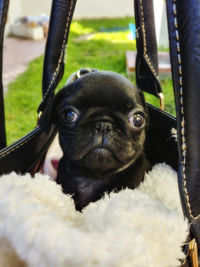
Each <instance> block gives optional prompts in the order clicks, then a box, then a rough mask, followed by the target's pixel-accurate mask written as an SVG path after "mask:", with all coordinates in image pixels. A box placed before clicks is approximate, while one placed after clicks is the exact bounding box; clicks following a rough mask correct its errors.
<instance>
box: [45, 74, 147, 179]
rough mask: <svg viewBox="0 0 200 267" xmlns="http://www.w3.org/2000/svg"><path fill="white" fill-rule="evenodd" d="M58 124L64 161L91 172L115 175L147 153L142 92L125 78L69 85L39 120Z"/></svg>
mask: <svg viewBox="0 0 200 267" xmlns="http://www.w3.org/2000/svg"><path fill="white" fill-rule="evenodd" d="M52 122H53V123H57V125H58V132H59V140H60V145H61V148H62V150H63V153H64V157H66V159H69V160H70V161H72V162H73V164H74V165H76V166H78V167H80V168H83V169H84V170H87V171H88V172H89V173H95V174H97V173H98V174H99V175H100V176H101V175H105V174H114V173H117V172H119V171H121V170H124V169H126V168H127V167H129V166H130V165H131V164H133V163H134V162H135V161H136V160H137V159H138V158H139V157H140V156H141V154H142V153H143V145H144V141H145V128H146V124H147V113H146V107H145V102H144V97H143V94H142V92H141V91H140V90H139V89H136V88H135V87H134V86H133V85H132V83H131V82H130V81H129V80H128V79H126V78H124V77H123V76H121V75H119V74H116V73H113V72H109V71H99V72H94V73H88V74H86V75H84V76H82V77H81V78H79V79H77V80H76V81H74V82H73V83H71V84H70V85H68V86H66V87H64V88H63V89H62V90H61V91H60V92H59V93H58V94H57V95H56V96H55V97H54V99H53V100H52V103H51V104H50V105H49V106H48V108H47V109H46V111H45V114H44V115H43V119H42V120H41V122H40V125H41V127H42V128H43V130H44V131H46V132H48V131H49V128H50V125H51V123H52Z"/></svg>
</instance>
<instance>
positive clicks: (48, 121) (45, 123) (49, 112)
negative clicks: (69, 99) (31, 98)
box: [38, 90, 62, 134]
mask: <svg viewBox="0 0 200 267" xmlns="http://www.w3.org/2000/svg"><path fill="white" fill-rule="evenodd" d="M61 91H62V90H61ZM60 95H61V92H58V94H56V95H55V96H53V97H52V98H51V99H50V100H49V102H48V104H47V106H46V108H45V109H44V111H43V112H42V115H41V117H40V118H39V120H38V124H39V126H40V127H41V128H42V130H43V132H45V133H46V134H48V133H49V131H50V130H51V125H52V124H53V123H55V121H56V118H57V106H58V103H59V99H60Z"/></svg>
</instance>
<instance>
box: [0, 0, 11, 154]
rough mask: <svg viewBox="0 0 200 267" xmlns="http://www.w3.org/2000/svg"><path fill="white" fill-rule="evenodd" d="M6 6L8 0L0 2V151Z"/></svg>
mask: <svg viewBox="0 0 200 267" xmlns="http://www.w3.org/2000/svg"><path fill="white" fill-rule="evenodd" d="M8 4H9V0H1V1H0V149H2V148H4V147H6V129H5V114H4V94H3V81H2V68H3V39H4V28H5V23H6V18H7V11H8Z"/></svg>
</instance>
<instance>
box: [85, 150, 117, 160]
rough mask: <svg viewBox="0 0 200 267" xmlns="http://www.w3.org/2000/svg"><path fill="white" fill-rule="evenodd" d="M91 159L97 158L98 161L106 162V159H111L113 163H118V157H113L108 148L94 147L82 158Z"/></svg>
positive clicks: (113, 154)
mask: <svg viewBox="0 0 200 267" xmlns="http://www.w3.org/2000/svg"><path fill="white" fill-rule="evenodd" d="M88 157H93V158H97V159H98V160H99V161H104V160H107V159H108V158H113V159H114V160H115V161H117V162H119V163H121V162H120V160H119V159H118V157H117V156H116V155H115V153H114V152H113V151H112V150H111V149H110V148H105V147H96V148H92V149H91V150H90V151H89V152H88V153H86V155H85V156H84V158H88Z"/></svg>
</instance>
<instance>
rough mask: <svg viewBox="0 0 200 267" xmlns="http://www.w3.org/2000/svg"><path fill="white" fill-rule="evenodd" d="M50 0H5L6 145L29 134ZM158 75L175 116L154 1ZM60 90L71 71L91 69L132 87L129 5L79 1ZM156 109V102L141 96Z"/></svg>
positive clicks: (158, 3) (162, 25) (161, 7)
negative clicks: (124, 79)
mask: <svg viewBox="0 0 200 267" xmlns="http://www.w3.org/2000/svg"><path fill="white" fill-rule="evenodd" d="M50 10H51V0H42V1H41V0H40V1H39V0H34V1H32V0H10V6H9V13H8V17H7V25H6V30H5V39H4V52H3V53H4V61H3V80H4V89H5V90H4V97H5V108H6V129H7V136H8V143H9V144H10V143H12V142H14V141H16V140H17V139H19V138H20V137H22V136H24V135H25V134H27V133H28V132H29V131H31V130H32V129H33V128H34V127H35V125H36V122H37V112H36V110H37V107H38V105H39V103H40V101H41V82H42V66H43V55H44V49H45V42H46V37H47V33H48V25H49V16H50ZM154 13H155V23H156V33H157V42H158V48H159V72H160V80H161V83H162V87H163V91H164V93H165V99H166V100H165V102H166V105H165V106H166V110H167V111H168V112H170V113H172V114H175V110H174V101H173V93H172V89H171V88H172V83H171V76H170V64H169V53H168V52H169V47H168V34H167V21H166V8H165V1H164V0H154ZM68 44H69V45H68V51H67V53H66V55H67V56H66V66H65V74H64V77H63V79H62V81H61V83H60V84H59V86H58V90H59V88H61V87H62V86H63V85H64V84H65V82H66V81H67V78H68V77H69V75H70V74H71V73H72V72H75V71H77V70H78V69H80V68H84V67H90V68H97V69H101V70H112V71H116V72H118V73H120V74H122V75H124V76H126V77H128V78H129V79H131V80H132V81H133V82H135V74H134V71H135V66H134V65H135V56H136V43H135V24H134V8H133V1H132V0H114V1H113V0H112V1H111V0H101V1H94V0H84V1H81V0H78V1H77V5H76V8H75V14H74V20H73V22H72V26H71V30H70V37H69V41H68ZM146 100H147V101H148V102H151V103H152V104H154V105H156V106H159V101H158V100H157V99H155V98H154V97H152V96H149V95H146Z"/></svg>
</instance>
